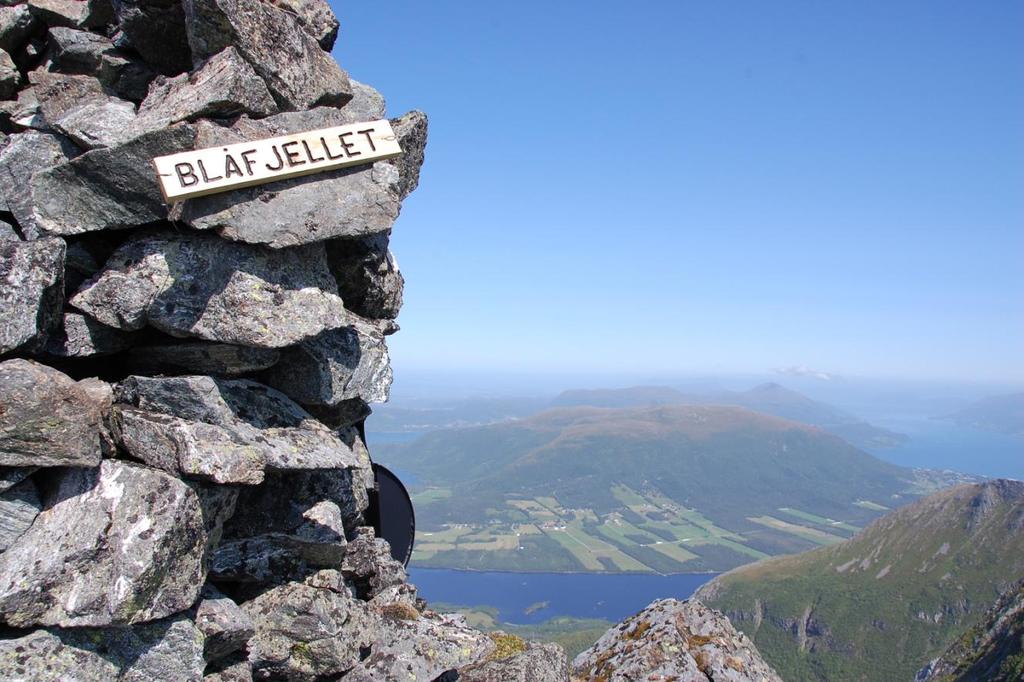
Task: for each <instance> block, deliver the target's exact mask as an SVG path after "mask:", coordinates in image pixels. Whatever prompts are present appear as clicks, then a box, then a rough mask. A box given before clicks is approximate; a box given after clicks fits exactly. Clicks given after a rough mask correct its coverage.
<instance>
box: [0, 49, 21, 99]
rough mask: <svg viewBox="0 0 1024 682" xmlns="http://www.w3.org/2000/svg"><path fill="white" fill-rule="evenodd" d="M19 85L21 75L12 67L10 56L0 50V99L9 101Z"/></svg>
mask: <svg viewBox="0 0 1024 682" xmlns="http://www.w3.org/2000/svg"><path fill="white" fill-rule="evenodd" d="M19 84H21V74H20V73H19V72H18V67H16V66H15V65H14V60H13V59H11V55H9V54H7V52H5V51H4V50H0V99H10V98H11V97H14V96H15V94H16V93H17V92H18V85H19Z"/></svg>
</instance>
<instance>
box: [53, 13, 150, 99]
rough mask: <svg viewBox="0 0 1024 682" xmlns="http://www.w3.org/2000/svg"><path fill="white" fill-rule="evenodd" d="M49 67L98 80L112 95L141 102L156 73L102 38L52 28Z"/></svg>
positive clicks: (82, 32)
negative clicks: (93, 77)
mask: <svg viewBox="0 0 1024 682" xmlns="http://www.w3.org/2000/svg"><path fill="white" fill-rule="evenodd" d="M49 35H50V42H49V53H48V55H49V66H50V68H51V69H57V70H59V71H62V72H64V73H70V74H83V75H89V76H95V77H96V78H97V79H98V80H99V81H100V82H101V83H103V86H104V87H105V88H106V89H107V90H108V91H109V92H110V93H112V94H115V95H117V96H118V97H120V98H122V99H128V100H132V101H133V102H137V101H139V100H141V99H142V98H144V97H145V96H146V90H147V88H148V86H149V82H150V81H151V80H153V78H154V77H155V76H156V73H155V72H154V71H153V70H152V69H151V68H150V67H149V66H148V65H146V64H144V63H143V62H140V61H138V60H136V59H134V58H133V57H132V56H131V55H129V54H127V53H125V52H122V51H121V50H118V49H117V48H116V47H115V46H114V44H113V42H111V41H110V40H108V39H107V38H104V37H103V36H101V35H97V34H95V33H90V32H88V31H78V30H75V29H71V28H59V27H58V28H51V29H50V34H49Z"/></svg>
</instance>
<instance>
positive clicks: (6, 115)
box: [0, 85, 73, 196]
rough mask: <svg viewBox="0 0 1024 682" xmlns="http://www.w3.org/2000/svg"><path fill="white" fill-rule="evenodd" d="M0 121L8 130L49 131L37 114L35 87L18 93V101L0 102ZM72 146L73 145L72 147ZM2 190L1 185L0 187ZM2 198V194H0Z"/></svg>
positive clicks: (44, 121) (43, 120) (37, 105)
mask: <svg viewBox="0 0 1024 682" xmlns="http://www.w3.org/2000/svg"><path fill="white" fill-rule="evenodd" d="M0 121H4V122H5V123H6V124H7V125H9V126H10V128H12V129H14V130H17V131H23V130H42V131H49V130H50V127H49V125H47V123H46V119H44V118H43V116H42V114H41V113H40V112H39V101H38V100H37V99H36V93H35V87H33V86H32V85H29V86H28V87H23V88H22V89H21V90H20V91H19V92H18V99H17V100H15V101H12V100H0ZM72 146H73V145H72ZM0 189H2V185H0ZM0 196H2V192H0Z"/></svg>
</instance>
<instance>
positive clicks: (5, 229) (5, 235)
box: [0, 206, 21, 242]
mask: <svg viewBox="0 0 1024 682" xmlns="http://www.w3.org/2000/svg"><path fill="white" fill-rule="evenodd" d="M0 210H3V207H2V206H0ZM0 241H15V242H17V241H21V237H19V236H18V233H17V231H16V230H15V229H14V225H11V224H10V223H8V222H6V221H4V220H0Z"/></svg>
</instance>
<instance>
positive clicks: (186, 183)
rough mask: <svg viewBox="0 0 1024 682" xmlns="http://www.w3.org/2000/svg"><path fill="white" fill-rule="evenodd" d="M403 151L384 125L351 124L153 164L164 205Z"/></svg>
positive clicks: (165, 158)
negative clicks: (165, 202)
mask: <svg viewBox="0 0 1024 682" xmlns="http://www.w3.org/2000/svg"><path fill="white" fill-rule="evenodd" d="M401 153H402V148H401V146H399V144H398V140H397V138H396V136H395V133H394V131H393V130H392V129H391V124H390V123H389V122H388V121H386V120H380V121H369V122H366V123H353V124H349V125H343V126H335V127H333V128H324V129H322V130H311V131H309V132H305V133H295V134H292V135H282V136H281V137H270V138H266V139H263V140H253V141H251V142H240V143H237V144H230V145H226V146H220V147H208V148H206V149H197V150H195V151H189V152H181V153H179V154H170V155H168V156H158V157H156V158H155V159H153V165H154V166H155V167H156V173H157V177H158V178H159V180H160V191H161V192H163V195H164V200H165V201H167V203H173V202H176V201H183V200H185V199H189V198H191V197H199V196H203V195H205V194H213V193H215V192H224V191H226V190H229V189H238V188H240V187H249V186H252V185H258V184H261V183H264V182H272V181H274V180H283V179H284V178H293V177H296V176H299V175H309V174H311V173H319V172H322V171H327V170H332V169H335V168H344V167H345V166H354V165H357V164H361V163H372V162H373V161H379V160H381V159H391V158H394V157H396V156H398V155H400V154H401Z"/></svg>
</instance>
